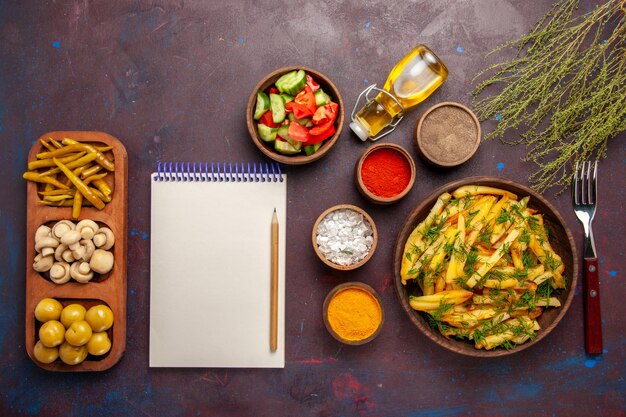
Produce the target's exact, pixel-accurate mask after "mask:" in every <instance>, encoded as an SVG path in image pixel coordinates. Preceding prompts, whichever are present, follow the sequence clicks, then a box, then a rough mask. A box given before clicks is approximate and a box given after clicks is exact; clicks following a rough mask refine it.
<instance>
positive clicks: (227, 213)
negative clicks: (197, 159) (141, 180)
mask: <svg viewBox="0 0 626 417" xmlns="http://www.w3.org/2000/svg"><path fill="white" fill-rule="evenodd" d="M153 175H154V174H153ZM283 178H284V180H283V182H167V181H155V180H152V205H151V210H152V212H151V216H152V218H151V260H150V263H151V273H150V355H149V356H150V366H153V367H274V368H280V367H284V309H285V297H284V294H285V291H284V290H285V267H284V265H285V238H286V233H285V229H286V200H287V199H286V190H287V181H286V176H285V175H283ZM274 208H276V211H277V214H278V218H279V279H278V282H279V287H278V288H279V297H278V349H277V350H276V351H275V352H271V351H270V348H269V340H270V336H269V335H270V271H271V264H270V262H271V220H272V215H273V211H274Z"/></svg>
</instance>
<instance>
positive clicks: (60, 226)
mask: <svg viewBox="0 0 626 417" xmlns="http://www.w3.org/2000/svg"><path fill="white" fill-rule="evenodd" d="M75 228H76V226H75V225H74V223H73V222H71V221H69V220H61V221H59V222H57V223H56V224H55V225H54V226H53V227H52V236H53V237H56V238H57V239H61V237H63V235H64V234H65V233H67V232H69V231H70V230H74V229H75Z"/></svg>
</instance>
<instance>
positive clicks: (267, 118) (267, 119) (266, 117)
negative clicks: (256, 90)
mask: <svg viewBox="0 0 626 417" xmlns="http://www.w3.org/2000/svg"><path fill="white" fill-rule="evenodd" d="M259 123H261V124H264V125H265V126H269V127H276V126H278V125H277V124H276V123H274V119H273V118H272V112H271V111H269V110H267V111H266V112H265V113H263V116H261V118H260V119H259Z"/></svg>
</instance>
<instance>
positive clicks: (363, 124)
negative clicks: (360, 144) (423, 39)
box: [350, 45, 448, 141]
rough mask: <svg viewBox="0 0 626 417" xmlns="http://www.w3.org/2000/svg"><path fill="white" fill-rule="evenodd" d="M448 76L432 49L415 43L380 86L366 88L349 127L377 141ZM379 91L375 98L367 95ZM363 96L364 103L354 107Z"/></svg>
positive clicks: (361, 137)
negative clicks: (361, 105) (358, 108)
mask: <svg viewBox="0 0 626 417" xmlns="http://www.w3.org/2000/svg"><path fill="white" fill-rule="evenodd" d="M446 78H448V69H447V68H446V66H445V64H444V63H443V62H442V61H441V59H439V57H438V56H437V55H435V53H434V52H433V51H431V50H430V48H428V47H427V46H425V45H417V46H416V47H415V48H413V49H412V50H411V51H410V52H409V53H408V54H407V55H406V56H405V57H404V58H402V59H401V60H400V62H398V63H397V64H396V65H395V67H393V69H392V70H391V73H390V74H389V76H388V77H387V81H386V82H385V85H384V87H383V88H382V89H380V88H376V84H374V85H371V86H369V87H368V88H366V89H365V90H364V91H363V92H362V93H361V94H360V95H359V97H358V99H357V101H356V103H355V105H354V109H353V110H352V123H350V128H351V129H352V130H353V131H354V133H356V134H357V136H358V137H359V138H360V139H361V140H362V141H365V140H367V139H370V140H373V141H375V140H378V139H380V138H382V137H383V136H385V135H387V134H389V133H391V132H392V131H393V130H394V129H395V128H396V126H397V125H398V123H399V122H400V120H402V117H404V112H405V111H406V110H408V109H409V108H411V107H413V106H416V105H417V104H418V103H420V102H422V101H424V100H425V99H426V98H427V97H428V96H429V95H431V94H432V93H433V92H434V91H435V90H436V89H437V88H438V87H439V86H440V85H441V84H443V82H444V81H445V80H446ZM372 91H374V92H378V94H377V95H376V97H375V98H374V99H371V98H370V97H369V94H370V93H371V92H372ZM363 96H365V99H366V103H365V105H364V106H363V107H362V108H361V109H360V110H359V111H358V112H356V109H357V107H358V105H359V102H360V101H361V98H362V97H363Z"/></svg>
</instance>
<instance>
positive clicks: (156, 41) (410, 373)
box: [0, 0, 626, 417]
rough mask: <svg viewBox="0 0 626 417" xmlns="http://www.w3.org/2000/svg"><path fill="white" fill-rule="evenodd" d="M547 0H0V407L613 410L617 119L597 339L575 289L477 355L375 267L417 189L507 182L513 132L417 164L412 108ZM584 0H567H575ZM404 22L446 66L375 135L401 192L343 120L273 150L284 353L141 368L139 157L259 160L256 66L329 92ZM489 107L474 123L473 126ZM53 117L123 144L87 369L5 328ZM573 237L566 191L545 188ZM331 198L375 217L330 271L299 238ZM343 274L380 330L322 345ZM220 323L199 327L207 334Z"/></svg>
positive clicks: (360, 79) (67, 411) (619, 172)
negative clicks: (535, 335) (38, 355)
mask: <svg viewBox="0 0 626 417" xmlns="http://www.w3.org/2000/svg"><path fill="white" fill-rule="evenodd" d="M550 3H551V2H550V1H539V0H533V1H528V2H508V1H498V0H479V1H472V2H458V1H453V0H447V1H437V2H435V1H432V2H427V1H417V2H400V1H399V2H396V3H395V4H394V3H391V2H373V1H366V2H361V1H356V0H351V1H346V2H341V3H340V4H335V2H327V3H324V2H309V1H295V2H289V4H288V5H285V4H278V3H274V2H269V1H264V2H250V3H248V2H234V3H232V4H231V3H226V2H224V4H223V5H222V4H218V3H217V2H207V1H204V2H202V1H182V0H181V1H176V2H174V1H130V0H126V1H120V0H109V1H99V2H94V1H87V0H84V1H45V2H44V1H30V2H27V1H21V2H18V1H7V0H0V33H1V39H2V41H1V42H0V69H1V73H0V74H1V76H0V138H1V141H2V145H3V148H2V153H0V178H2V188H1V190H2V198H1V201H2V204H1V206H0V207H1V208H0V231H1V233H0V251H1V253H2V256H1V259H2V261H1V262H2V266H1V268H0V309H1V310H0V312H1V316H0V358H1V359H0V365H1V371H0V372H1V376H0V381H1V382H0V415H2V416H8V415H26V414H40V415H50V416H58V415H67V416H90V415H99V414H108V413H110V414H112V415H137V416H138V415H161V416H170V415H181V416H186V415H204V416H279V415H281V416H282V415H285V416H304V415H318V416H356V415H361V416H406V417H422V416H424V417H441V416H453V415H474V416H476V415H489V416H497V415H503V416H528V415H535V416H548V417H549V416H574V415H579V416H600V415H602V416H618V415H626V412H625V411H624V408H625V402H624V394H625V391H626V389H625V383H624V374H625V373H626V367H625V366H624V364H625V360H624V348H623V346H624V343H625V337H624V330H625V328H624V324H623V323H624V317H625V316H626V307H625V306H626V303H624V296H625V292H624V278H623V276H624V266H623V263H622V257H623V250H624V244H623V237H624V225H623V219H622V218H621V217H620V216H621V215H623V212H624V210H623V192H622V190H623V187H624V160H625V156H624V135H621V136H620V137H618V138H614V139H612V140H611V141H610V143H609V152H608V154H609V157H608V159H606V160H603V161H601V163H600V168H599V171H600V172H599V176H600V181H599V186H598V188H599V190H598V192H599V195H600V203H599V204H600V207H599V209H598V214H597V216H596V220H595V222H594V228H595V235H596V247H597V251H598V254H599V258H600V268H599V269H600V281H601V288H602V314H603V315H602V316H603V319H604V323H603V326H604V327H603V332H604V348H605V352H604V354H602V355H593V356H587V355H585V353H584V344H583V340H584V339H583V327H582V323H583V313H582V298H581V296H580V295H577V296H576V297H575V299H574V302H573V304H572V307H571V309H570V311H569V312H568V314H567V315H566V316H565V318H564V320H563V321H562V322H561V323H560V325H559V326H558V327H557V328H556V329H555V330H554V331H553V333H552V334H551V335H549V336H548V337H547V338H545V339H544V340H543V341H542V342H541V343H540V344H538V345H537V346H535V347H533V348H531V349H528V350H525V351H522V352H520V353H518V354H515V355H511V356H508V357H504V358H496V359H490V360H478V359H473V358H468V357H464V356H460V355H457V354H455V353H452V352H448V351H446V350H444V349H442V348H440V347H439V346H437V345H435V344H433V343H432V342H430V341H429V340H427V339H426V338H425V337H424V336H423V335H422V334H420V333H419V332H418V330H417V329H416V328H414V327H412V325H411V323H410V322H409V320H408V318H407V317H406V316H405V315H404V312H403V311H402V310H401V308H400V305H399V303H398V302H397V300H396V294H395V292H394V290H393V287H392V285H391V284H392V283H391V276H392V274H391V254H392V250H393V246H394V244H395V240H396V235H397V233H398V231H399V230H400V227H401V225H402V224H403V222H404V220H405V217H406V215H407V214H408V213H409V212H410V211H411V209H412V208H413V207H414V206H415V205H416V204H417V203H418V202H419V201H420V199H421V198H422V197H424V196H425V195H426V194H428V193H429V192H430V191H431V190H432V189H434V188H435V187H437V186H440V185H442V184H444V183H446V182H448V181H450V180H453V179H457V178H461V177H465V176H470V175H495V176H501V177H506V178H510V179H513V180H516V181H519V182H521V183H526V178H527V177H528V175H529V173H530V172H531V169H532V167H531V166H530V165H529V164H527V163H525V162H523V161H522V160H521V157H522V156H523V154H524V149H523V147H508V146H505V145H502V144H500V143H499V142H496V141H492V142H487V143H483V144H482V145H481V147H480V148H479V150H478V152H477V153H476V155H475V156H474V157H473V158H472V159H471V160H470V161H469V162H468V163H466V164H465V165H463V166H462V167H459V168H457V169H453V170H450V171H438V170H435V169H432V168H428V167H426V166H425V165H424V164H423V163H422V162H421V161H420V160H418V159H417V158H418V157H417V154H416V152H415V149H414V148H413V145H412V130H413V128H414V125H415V122H416V120H417V118H418V117H419V115H420V114H421V112H423V111H424V110H425V109H426V108H427V107H428V106H430V105H433V104H435V103H438V102H441V101H444V100H453V101H459V102H461V103H464V104H469V101H470V95H469V91H470V90H471V79H472V77H473V74H475V72H476V71H477V70H478V69H480V68H482V67H484V65H485V63H484V61H483V56H484V55H485V53H487V52H488V51H489V50H491V49H492V48H493V47H495V46H496V45H497V44H498V43H500V42H502V41H505V40H507V39H509V38H511V37H514V36H518V35H521V34H522V33H524V32H525V31H526V30H528V29H529V28H530V27H531V26H532V25H533V24H534V22H535V21H536V20H537V19H538V18H539V17H540V16H542V15H543V14H544V13H545V12H546V11H547V10H548V9H549V6H550ZM592 7H593V2H590V1H588V2H583V5H582V6H581V12H584V11H586V10H590V9H591V8H592ZM416 43H425V44H427V45H429V46H430V47H432V49H433V50H434V51H436V53H437V54H438V55H439V56H440V57H441V58H442V59H443V60H444V62H445V63H446V64H447V66H448V68H449V70H450V77H449V79H448V81H447V82H446V83H445V84H444V85H443V86H442V87H441V88H440V89H439V90H438V91H437V92H436V93H435V94H434V95H433V96H432V97H430V98H429V99H428V100H427V101H426V102H425V103H424V104H422V105H420V106H418V108H417V109H416V110H414V111H412V112H411V113H409V114H408V116H407V117H406V118H405V120H404V121H403V122H402V124H401V125H400V127H399V128H398V130H397V131H396V132H395V133H393V134H392V135H391V136H389V137H388V138H385V139H383V140H384V141H388V142H393V143H397V144H400V145H402V146H404V147H405V148H407V149H408V150H409V151H410V152H411V154H412V155H413V156H414V158H416V165H417V174H418V175H417V181H416V184H415V186H414V188H413V190H412V191H411V192H410V193H409V194H408V196H407V197H406V198H405V199H404V200H402V201H401V202H399V203H397V204H394V205H391V206H386V207H380V206H374V205H371V204H370V203H368V202H367V201H366V200H365V199H364V198H363V197H361V196H360V194H359V193H358V191H357V189H356V187H355V185H354V182H353V169H354V164H355V163H356V161H357V159H358V157H359V155H360V154H361V153H362V152H363V151H364V150H365V148H366V147H367V146H368V145H364V144H362V143H361V142H360V141H359V140H358V139H357V138H356V137H355V136H354V135H353V134H351V133H350V132H349V130H348V127H347V123H346V125H345V127H344V132H343V135H342V137H341V138H340V140H339V142H338V143H337V145H336V146H335V148H334V149H332V150H331V152H330V153H329V154H328V155H327V156H326V157H324V158H323V159H321V160H320V161H318V162H316V163H314V164H311V165H307V166H300V167H286V171H287V173H288V175H289V193H288V199H289V202H288V225H287V233H288V242H287V245H288V260H287V289H286V291H287V304H286V328H285V332H286V367H285V369H282V370H263V369H257V370H249V369H149V368H148V326H149V323H148V317H149V284H150V276H149V255H150V250H149V243H150V235H149V234H150V188H149V186H150V184H149V179H148V178H149V174H150V172H152V171H153V170H154V169H155V167H156V162H157V161H159V160H162V161H168V160H181V161H189V160H190V161H194V160H207V161H222V160H226V161H262V160H263V156H262V154H261V153H260V152H259V151H258V149H257V148H256V147H254V145H253V143H252V141H251V140H250V139H249V136H248V133H247V130H246V125H245V117H244V110H245V104H246V102H247V99H248V96H249V94H250V93H251V92H252V89H253V88H254V86H255V85H256V83H257V82H258V80H259V79H260V78H261V77H262V76H263V75H265V74H266V73H268V72H270V71H272V70H274V69H276V68H279V67H281V66H285V65H304V66H310V67H313V68H316V69H318V70H320V71H322V72H324V73H325V74H327V75H328V76H329V77H330V78H331V79H332V80H333V81H334V82H335V83H336V84H337V86H338V87H339V89H340V90H341V92H342V94H343V98H344V101H345V102H346V110H347V112H349V111H350V110H351V108H352V105H353V104H354V101H355V99H356V97H357V96H358V94H359V92H360V91H361V90H362V89H363V88H364V87H365V86H367V85H369V84H371V83H378V84H379V85H380V84H382V83H383V82H384V80H385V78H386V76H387V74H388V72H389V71H390V69H391V68H392V66H393V64H394V63H395V62H396V61H397V60H399V59H400V58H401V57H402V56H403V55H404V54H405V53H406V52H407V51H409V50H410V49H411V47H412V46H413V45H414V44H416ZM494 123H495V121H490V122H485V123H483V129H484V130H485V131H489V130H490V129H491V127H492V126H493V125H494ZM53 130H101V131H105V132H108V133H110V134H112V135H114V136H116V137H118V138H119V139H121V140H122V141H123V142H124V144H125V146H126V148H127V151H128V155H129V172H130V178H129V184H128V186H129V207H130V211H129V236H128V250H129V252H128V336H127V348H126V353H125V355H124V357H123V358H122V360H121V361H120V362H119V363H118V364H117V365H116V366H114V367H113V368H112V369H110V370H108V371H106V372H101V373H88V374H60V373H49V372H46V371H43V370H41V369H40V368H38V367H37V366H36V365H35V364H34V363H32V361H31V360H30V359H29V357H28V356H27V354H26V349H25V347H24V342H23V340H24V315H25V311H24V299H25V294H24V293H25V284H24V265H25V262H26V261H25V248H26V243H25V236H24V233H25V190H26V187H25V184H24V182H23V180H22V179H21V173H22V172H23V170H24V169H25V168H26V154H27V152H28V149H29V148H30V146H31V145H32V143H33V141H34V140H35V139H36V138H37V137H39V136H40V135H41V134H43V133H45V132H48V131H53ZM553 202H554V204H555V206H556V207H557V208H558V209H559V210H560V211H561V213H562V214H563V216H564V218H565V219H566V221H567V224H568V226H569V227H570V228H571V230H572V232H573V234H574V236H575V237H576V242H577V245H578V250H579V253H581V252H582V240H581V236H582V229H581V227H580V226H579V224H578V222H577V220H576V218H575V217H574V215H573V212H572V210H571V206H570V199H569V195H568V194H567V193H566V194H565V195H563V196H561V197H559V198H558V199H556V200H554V201H553ZM338 203H352V204H356V205H359V206H361V207H363V208H365V209H366V210H367V211H368V212H369V213H370V214H371V215H372V217H373V218H374V220H375V222H376V225H377V227H378V231H379V235H380V240H379V247H378V249H377V251H376V253H375V254H374V256H373V258H372V259H371V261H370V262H369V263H368V264H366V265H365V266H364V267H362V268H360V269H359V270H356V271H353V272H346V273H339V272H335V271H331V270H330V269H328V268H327V267H325V266H324V265H323V264H322V263H321V262H320V261H319V259H317V258H316V257H315V254H314V252H313V249H312V248H311V244H310V231H311V227H312V225H313V222H314V221H315V219H316V218H317V216H318V215H319V214H320V213H321V212H322V211H323V210H324V209H326V208H328V207H329V206H331V205H334V204H338ZM348 280H359V281H363V282H365V283H367V284H369V285H371V286H373V287H374V288H375V289H377V291H379V293H380V294H381V296H382V300H383V304H384V307H385V312H386V321H385V326H384V328H383V330H382V332H381V334H380V336H379V337H378V338H377V339H376V340H375V341H374V342H372V343H370V344H368V345H365V346H357V347H349V346H342V345H341V344H339V343H338V342H337V341H335V340H334V339H333V338H332V337H331V336H330V335H329V334H328V332H327V331H326V329H325V328H324V325H323V322H322V315H321V305H322V302H323V299H324V297H325V296H326V293H327V292H328V291H329V290H330V289H331V288H332V287H334V286H335V285H336V284H338V283H341V282H344V281H348ZM216 337H219V335H216Z"/></svg>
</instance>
